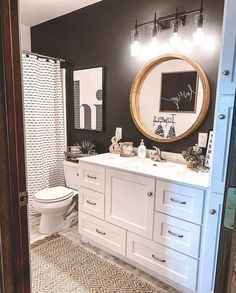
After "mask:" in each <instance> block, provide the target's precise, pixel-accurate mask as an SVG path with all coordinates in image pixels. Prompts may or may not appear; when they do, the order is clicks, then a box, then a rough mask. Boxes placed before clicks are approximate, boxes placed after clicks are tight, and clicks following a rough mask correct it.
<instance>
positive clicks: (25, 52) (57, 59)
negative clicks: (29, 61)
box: [23, 50, 66, 62]
mask: <svg viewBox="0 0 236 293" xmlns="http://www.w3.org/2000/svg"><path fill="white" fill-rule="evenodd" d="M23 53H24V54H29V55H34V56H38V57H42V58H46V59H51V60H55V61H60V62H66V60H65V59H60V58H54V57H50V56H46V55H41V54H38V53H33V52H30V51H26V50H23Z"/></svg>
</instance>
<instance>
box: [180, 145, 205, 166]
mask: <svg viewBox="0 0 236 293" xmlns="http://www.w3.org/2000/svg"><path fill="white" fill-rule="evenodd" d="M182 156H183V158H184V159H185V160H186V162H187V166H188V168H191V169H195V170H199V169H200V168H202V167H203V162H204V155H203V154H202V149H201V148H199V147H198V146H197V145H196V146H190V147H187V149H186V150H184V151H182Z"/></svg>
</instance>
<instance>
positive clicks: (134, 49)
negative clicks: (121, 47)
mask: <svg viewBox="0 0 236 293" xmlns="http://www.w3.org/2000/svg"><path fill="white" fill-rule="evenodd" d="M139 35H140V33H139V31H138V21H137V19H136V23H135V31H134V36H133V43H132V44H131V56H134V57H135V56H138V55H139V52H140V49H141V48H140V42H139Z"/></svg>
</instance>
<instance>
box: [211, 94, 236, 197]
mask: <svg viewBox="0 0 236 293" xmlns="http://www.w3.org/2000/svg"><path fill="white" fill-rule="evenodd" d="M233 110H234V95H222V96H220V97H218V101H217V105H216V110H215V122H214V153H213V160H212V166H211V168H212V172H211V189H212V192H215V193H220V194H223V193H224V189H225V179H226V174H227V172H226V171H227V163H228V152H229V143H230V134H231V125H232V119H233ZM222 115H223V116H222Z"/></svg>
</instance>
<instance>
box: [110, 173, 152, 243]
mask: <svg viewBox="0 0 236 293" xmlns="http://www.w3.org/2000/svg"><path fill="white" fill-rule="evenodd" d="M154 189H155V180H154V179H153V178H149V177H145V176H140V175H135V174H132V173H128V172H122V171H117V170H112V169H107V171H106V195H105V196H106V206H105V219H106V221H108V222H110V223H112V224H115V225H118V226H120V227H122V228H124V229H127V230H129V231H132V232H135V233H137V234H140V235H142V236H145V237H147V238H150V239H152V231H153V215H154V191H155V190H154Z"/></svg>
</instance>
